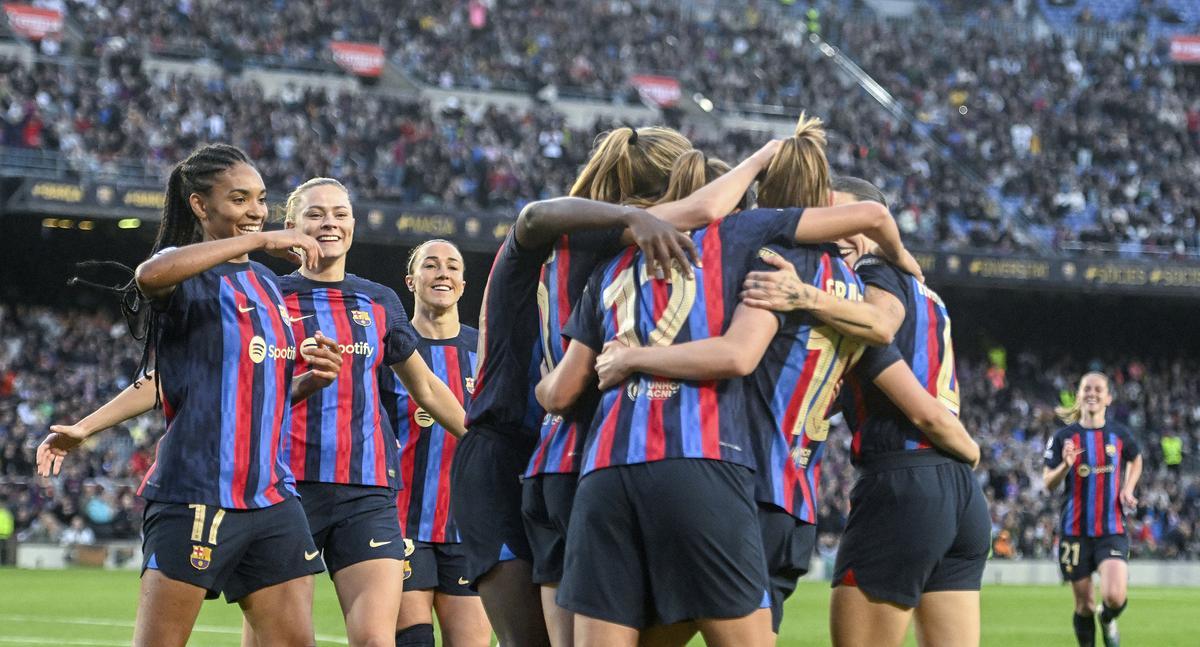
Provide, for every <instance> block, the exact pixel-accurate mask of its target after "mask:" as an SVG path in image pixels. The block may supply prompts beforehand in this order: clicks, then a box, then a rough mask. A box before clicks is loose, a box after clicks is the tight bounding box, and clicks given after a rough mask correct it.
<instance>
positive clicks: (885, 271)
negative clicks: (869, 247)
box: [842, 254, 959, 463]
mask: <svg viewBox="0 0 1200 647" xmlns="http://www.w3.org/2000/svg"><path fill="white" fill-rule="evenodd" d="M854 270H855V272H857V273H858V275H859V277H860V278H861V279H862V281H863V283H864V284H866V285H867V286H869V288H872V289H878V290H884V291H886V292H888V293H890V294H891V295H892V296H894V297H896V298H897V299H898V300H899V301H900V303H901V304H903V306H904V311H905V314H904V322H903V323H902V324H900V328H899V329H898V330H897V331H896V335H895V339H894V340H893V345H894V346H895V347H896V350H899V351H900V354H901V355H903V357H904V360H905V361H906V362H908V365H909V366H910V367H911V368H912V372H913V374H914V375H916V377H917V381H918V382H920V383H921V385H922V386H924V387H925V390H926V391H928V392H929V394H930V395H931V396H933V397H934V398H936V399H937V400H938V402H940V403H942V404H943V405H944V406H945V407H946V408H947V409H949V410H950V412H951V413H953V414H954V415H958V406H959V388H958V373H957V371H956V370H955V367H954V344H953V343H952V341H951V338H950V314H949V313H948V312H947V310H946V304H945V303H944V302H943V301H942V298H941V297H940V296H938V295H937V293H936V292H934V291H933V290H932V289H930V288H929V287H928V286H926V285H925V284H923V283H921V282H920V281H918V280H917V279H916V278H915V277H913V276H912V275H910V274H907V273H905V272H902V271H900V270H899V269H897V268H895V267H894V266H892V265H891V264H889V263H888V262H887V261H885V260H883V259H882V258H879V257H877V256H873V255H869V254H868V255H866V256H863V257H862V258H860V259H859V261H858V263H856V264H855V266H854ZM878 352H882V351H880V350H877V349H872V350H871V351H868V355H872V354H874V353H878ZM872 359H873V358H868V361H867V362H866V364H872V363H874V362H873V361H871V360H872ZM884 368H886V367H884ZM842 398H843V401H842V411H843V413H844V414H845V416H846V422H847V424H849V426H850V430H851V432H852V434H853V437H852V439H851V442H850V451H851V460H852V461H854V462H856V463H857V462H859V461H861V460H862V459H864V458H866V457H868V456H876V455H879V454H887V453H892V452H901V451H922V450H930V451H933V449H932V448H933V445H932V444H931V443H930V442H929V439H928V438H926V437H925V434H924V433H922V432H921V430H920V429H919V428H917V426H916V425H914V424H913V423H912V421H910V420H909V419H908V417H907V416H905V415H904V413H903V412H901V411H900V409H899V408H898V407H896V405H895V404H893V403H892V401H891V400H889V399H888V397H887V396H886V395H884V394H883V392H882V391H880V390H879V389H878V388H876V387H875V385H874V384H872V383H871V382H870V378H866V377H864V376H862V375H860V374H859V373H858V372H857V371H856V372H854V373H852V374H851V376H850V378H849V379H847V380H846V388H845V389H843V391H842Z"/></svg>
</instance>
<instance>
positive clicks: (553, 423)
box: [525, 229, 621, 477]
mask: <svg viewBox="0 0 1200 647" xmlns="http://www.w3.org/2000/svg"><path fill="white" fill-rule="evenodd" d="M620 249H621V230H620V229H602V230H595V231H584V232H576V233H573V234H570V235H569V236H563V237H562V238H560V239H559V240H558V242H557V243H555V245H554V251H553V252H551V253H550V256H549V257H548V258H547V259H546V262H545V263H544V264H543V265H542V274H541V280H540V281H539V284H538V314H539V316H540V324H541V340H542V363H543V364H544V366H545V371H546V372H547V373H549V372H550V371H552V370H554V367H555V366H557V365H558V362H559V361H561V360H562V357H563V354H565V353H566V352H567V343H568V341H569V340H568V339H567V338H566V337H563V328H564V327H565V326H566V325H567V321H568V320H569V319H570V318H571V312H572V311H573V310H574V308H575V304H576V303H578V301H579V297H580V295H582V294H583V289H584V287H586V286H587V282H588V278H589V277H590V276H591V275H592V271H593V270H595V269H596V265H597V264H598V263H600V261H602V260H605V259H608V258H611V257H612V255H613V254H615V253H617V252H618V251H619V250H620ZM599 402H600V393H599V391H596V390H594V389H588V391H587V393H585V394H584V395H583V396H581V397H580V398H579V400H578V401H577V402H576V403H575V405H574V406H573V407H571V411H569V412H568V413H567V414H565V415H561V416H560V415H554V414H549V413H548V414H546V416H545V418H543V419H542V429H541V433H540V434H539V438H538V444H537V447H536V448H535V449H534V450H533V454H532V455H531V456H530V458H529V467H528V468H527V469H526V470H525V476H527V477H529V476H536V475H538V474H565V473H572V472H578V471H579V463H578V461H577V460H576V456H577V455H578V454H579V453H580V452H582V450H583V439H584V438H585V437H586V436H587V429H588V427H589V426H590V425H591V424H592V415H593V414H594V413H595V412H596V406H597V405H598V404H599Z"/></svg>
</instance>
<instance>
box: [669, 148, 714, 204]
mask: <svg viewBox="0 0 1200 647" xmlns="http://www.w3.org/2000/svg"><path fill="white" fill-rule="evenodd" d="M729 169H730V167H729V165H728V164H726V163H725V162H723V161H721V160H719V159H716V158H713V159H708V158H707V157H705V156H704V153H701V152H700V151H698V150H694V149H693V150H690V151H688V152H686V153H684V154H683V155H680V156H679V159H677V160H675V165H674V166H673V167H672V168H671V179H670V181H669V182H668V183H667V192H666V193H664V194H663V196H662V197H661V198H659V200H658V201H659V202H660V203H663V202H674V201H676V200H682V199H684V198H686V197H688V196H689V195H691V194H693V193H695V192H696V191H697V190H699V189H700V187H702V186H704V185H706V184H708V183H709V182H712V181H713V180H715V179H717V178H719V177H721V176H722V175H724V174H726V173H728V172H729Z"/></svg>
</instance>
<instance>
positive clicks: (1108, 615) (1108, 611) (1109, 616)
mask: <svg viewBox="0 0 1200 647" xmlns="http://www.w3.org/2000/svg"><path fill="white" fill-rule="evenodd" d="M1127 606H1129V600H1125V601H1124V602H1122V603H1121V606H1119V607H1117V608H1115V609H1113V608H1112V607H1110V606H1108V605H1107V604H1105V605H1103V609H1102V610H1101V611H1100V622H1102V623H1104V624H1108V623H1110V622H1112V621H1113V620H1116V619H1117V616H1119V615H1121V612H1122V611H1124V610H1125V607H1127Z"/></svg>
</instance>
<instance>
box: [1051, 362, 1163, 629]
mask: <svg viewBox="0 0 1200 647" xmlns="http://www.w3.org/2000/svg"><path fill="white" fill-rule="evenodd" d="M1110 404H1112V392H1111V391H1110V390H1109V380H1108V377H1107V376H1106V375H1104V374H1103V373H1088V374H1086V375H1084V376H1083V379H1081V380H1079V392H1078V393H1076V395H1075V403H1074V405H1073V406H1071V407H1069V408H1061V409H1058V410H1056V413H1058V415H1059V417H1061V418H1062V420H1063V422H1065V423H1067V426H1066V427H1063V428H1062V429H1059V430H1058V431H1057V432H1055V433H1054V436H1052V437H1051V438H1050V441H1049V443H1047V446H1046V467H1045V469H1044V470H1043V472H1042V478H1043V479H1044V480H1045V482H1046V489H1047V490H1050V491H1053V490H1054V489H1055V488H1057V487H1058V484H1059V483H1064V482H1065V483H1066V487H1065V488H1064V492H1063V495H1064V496H1063V501H1064V503H1063V513H1062V525H1061V526H1060V527H1059V532H1060V537H1059V543H1058V555H1059V558H1058V565H1059V570H1061V571H1062V576H1063V581H1066V582H1070V583H1071V591H1072V592H1073V593H1074V594H1075V615H1074V617H1073V619H1072V620H1073V623H1074V626H1075V638H1076V639H1077V640H1078V641H1079V644H1080V645H1081V646H1082V647H1091V646H1092V645H1094V644H1095V642H1096V620H1095V616H1096V603H1095V601H1094V599H1093V597H1092V596H1093V592H1092V573H1096V572H1098V573H1100V589H1101V596H1102V598H1103V609H1102V610H1101V611H1100V630H1101V636H1102V637H1103V638H1104V644H1105V646H1106V647H1114V646H1116V645H1119V644H1120V641H1121V638H1120V633H1119V632H1118V631H1117V616H1120V615H1121V612H1122V611H1124V610H1125V606H1126V604H1128V600H1127V599H1126V586H1127V580H1128V576H1129V572H1128V565H1127V563H1126V562H1127V561H1128V560H1129V537H1128V536H1127V535H1126V534H1125V515H1124V512H1123V510H1122V507H1125V508H1130V509H1133V508H1136V507H1137V497H1136V496H1134V494H1133V490H1134V488H1135V487H1136V486H1137V482H1138V479H1139V478H1141V475H1142V456H1141V454H1140V452H1139V451H1138V445H1137V441H1135V440H1134V438H1133V434H1132V433H1131V432H1130V431H1129V429H1128V428H1127V427H1125V426H1124V425H1122V424H1120V423H1118V422H1113V421H1109V420H1107V419H1106V415H1107V413H1108V406H1109V405H1110Z"/></svg>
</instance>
